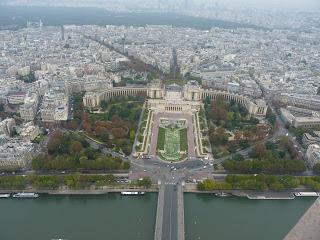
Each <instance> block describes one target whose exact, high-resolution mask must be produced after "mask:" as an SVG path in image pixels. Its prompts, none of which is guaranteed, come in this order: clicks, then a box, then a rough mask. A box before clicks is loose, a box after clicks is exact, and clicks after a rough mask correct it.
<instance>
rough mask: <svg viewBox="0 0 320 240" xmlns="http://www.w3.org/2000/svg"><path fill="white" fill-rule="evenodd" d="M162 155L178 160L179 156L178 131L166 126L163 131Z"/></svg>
mask: <svg viewBox="0 0 320 240" xmlns="http://www.w3.org/2000/svg"><path fill="white" fill-rule="evenodd" d="M164 157H166V158H167V159H168V160H171V161H179V158H180V131H179V130H178V129H174V128H168V129H166V131H165V145H164Z"/></svg>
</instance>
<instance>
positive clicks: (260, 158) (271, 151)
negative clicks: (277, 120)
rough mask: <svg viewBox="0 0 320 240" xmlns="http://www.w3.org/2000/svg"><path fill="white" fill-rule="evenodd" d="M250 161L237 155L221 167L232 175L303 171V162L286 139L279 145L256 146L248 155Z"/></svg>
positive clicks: (281, 140)
mask: <svg viewBox="0 0 320 240" xmlns="http://www.w3.org/2000/svg"><path fill="white" fill-rule="evenodd" d="M249 156H250V157H251V159H250V160H244V158H241V157H239V156H238V155H236V156H234V158H232V159H230V160H227V161H225V162H223V167H224V168H225V169H226V170H227V171H230V172H233V173H266V174H297V173H302V172H304V171H305V169H306V168H305V165H304V162H303V161H302V160H301V159H299V158H298V155H297V152H296V150H295V149H294V147H293V146H292V144H291V143H290V142H289V140H288V138H287V137H282V138H281V139H280V141H279V143H277V144H276V143H274V142H266V143H265V144H264V143H258V144H256V145H255V146H254V147H253V149H252V151H251V152H250V153H249Z"/></svg>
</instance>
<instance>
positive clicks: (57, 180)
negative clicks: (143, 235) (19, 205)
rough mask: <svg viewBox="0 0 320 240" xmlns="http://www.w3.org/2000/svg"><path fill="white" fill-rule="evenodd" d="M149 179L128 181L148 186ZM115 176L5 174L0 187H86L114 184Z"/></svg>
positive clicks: (131, 184)
mask: <svg viewBox="0 0 320 240" xmlns="http://www.w3.org/2000/svg"><path fill="white" fill-rule="evenodd" d="M151 184H152V182H151V179H150V178H149V177H145V178H143V179H141V180H137V181H133V182H132V183H130V186H132V187H140V188H150V187H151ZM115 185H116V178H115V177H114V175H111V174H110V175H81V174H79V173H76V174H72V175H65V176H53V175H42V176H40V175H30V176H26V177H24V176H5V177H0V189H10V190H11V189H13V190H22V189H25V188H26V187H27V186H32V187H33V188H36V189H39V190H43V189H45V190H56V189H58V188H59V187H61V186H67V187H68V188H69V189H88V188H90V187H92V186H94V187H101V186H115Z"/></svg>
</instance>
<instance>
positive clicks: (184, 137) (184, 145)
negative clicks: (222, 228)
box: [180, 128, 188, 151]
mask: <svg viewBox="0 0 320 240" xmlns="http://www.w3.org/2000/svg"><path fill="white" fill-rule="evenodd" d="M187 150H188V133H187V129H186V128H184V129H181V130H180V151H187Z"/></svg>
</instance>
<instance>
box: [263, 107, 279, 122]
mask: <svg viewBox="0 0 320 240" xmlns="http://www.w3.org/2000/svg"><path fill="white" fill-rule="evenodd" d="M266 119H267V120H268V121H269V123H270V124H271V125H272V126H275V124H276V120H277V116H276V114H275V113H274V112H273V111H272V110H271V108H268V111H267V115H266Z"/></svg>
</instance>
